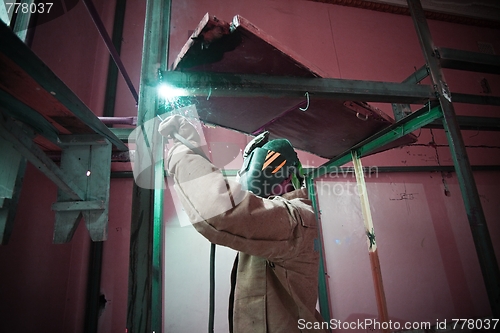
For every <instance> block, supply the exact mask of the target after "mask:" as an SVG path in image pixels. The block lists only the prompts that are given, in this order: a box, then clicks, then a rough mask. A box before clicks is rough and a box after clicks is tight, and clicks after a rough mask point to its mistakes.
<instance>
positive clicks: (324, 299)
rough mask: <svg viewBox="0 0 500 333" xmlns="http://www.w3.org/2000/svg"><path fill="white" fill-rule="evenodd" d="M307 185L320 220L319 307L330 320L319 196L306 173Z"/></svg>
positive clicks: (312, 179)
mask: <svg viewBox="0 0 500 333" xmlns="http://www.w3.org/2000/svg"><path fill="white" fill-rule="evenodd" d="M306 186H307V191H308V193H309V199H311V201H312V205H313V208H314V212H315V214H316V220H317V221H318V251H319V277H318V297H319V309H320V312H321V316H322V317H323V320H324V321H327V322H330V318H331V313H330V297H329V295H330V293H329V291H328V281H327V280H326V276H327V274H326V269H325V266H326V265H325V257H324V254H323V253H324V248H323V233H322V228H321V220H320V216H319V215H320V214H319V210H318V197H317V193H316V187H315V183H314V178H313V177H312V176H311V175H306Z"/></svg>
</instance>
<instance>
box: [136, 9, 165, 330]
mask: <svg viewBox="0 0 500 333" xmlns="http://www.w3.org/2000/svg"><path fill="white" fill-rule="evenodd" d="M170 14H171V1H170V0H167V1H165V0H148V1H147V4H146V18H145V25H144V44H143V53H142V67H141V83H140V86H139V105H138V111H137V113H138V116H137V123H138V126H140V127H141V131H137V132H139V133H143V135H144V136H145V137H147V138H156V137H157V136H158V135H159V133H158V130H157V126H149V124H150V123H151V121H152V120H153V119H156V115H157V108H158V94H157V85H158V84H159V76H158V70H161V71H166V70H167V67H168V65H167V57H168V45H169V37H170ZM145 141H146V142H149V140H145ZM153 141H155V145H149V146H147V147H143V146H140V145H138V148H137V158H136V160H135V163H140V162H141V161H142V159H143V158H146V159H149V160H150V161H151V159H150V157H151V156H152V157H153V159H154V160H155V161H158V162H157V163H156V164H154V168H149V170H150V171H145V172H143V174H141V176H144V177H147V178H148V180H149V184H154V186H155V187H156V186H159V185H158V184H159V183H160V182H161V184H162V185H163V173H164V170H163V159H162V158H160V156H162V155H159V154H163V145H162V142H163V141H162V140H153ZM155 157H157V158H155ZM141 170H144V169H141ZM162 187H163V186H161V187H160V188H155V189H153V190H152V189H147V188H142V187H140V186H138V185H137V184H136V183H134V189H133V198H132V225H131V239H130V266H129V267H130V268H129V298H128V315H127V329H128V332H131V333H142V332H152V331H154V332H157V333H159V332H161V331H162V322H161V318H162V308H163V306H162V301H161V300H162V288H161V286H162V261H161V244H162V233H161V229H162V218H163V216H162V215H163V188H162Z"/></svg>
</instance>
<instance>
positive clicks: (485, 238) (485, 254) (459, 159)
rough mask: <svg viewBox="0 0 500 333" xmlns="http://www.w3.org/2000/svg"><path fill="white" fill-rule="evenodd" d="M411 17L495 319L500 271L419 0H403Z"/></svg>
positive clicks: (499, 306) (499, 303)
mask: <svg viewBox="0 0 500 333" xmlns="http://www.w3.org/2000/svg"><path fill="white" fill-rule="evenodd" d="M407 1H408V7H409V9H410V13H411V15H412V18H413V23H414V25H415V30H416V31H417V36H418V39H419V42H420V46H421V47H422V52H423V54H424V57H425V60H426V63H427V65H428V66H429V69H430V75H431V78H432V82H433V83H434V87H435V91H436V95H437V97H438V100H439V102H440V104H441V108H442V110H443V125H444V128H445V131H446V135H447V137H448V143H449V145H450V150H451V153H452V158H453V164H454V166H455V170H456V172H457V177H458V180H459V185H460V189H461V192H462V198H463V201H464V205H465V210H466V213H467V217H468V219H469V224H470V227H471V231H472V236H473V239H474V244H475V246H476V251H477V255H478V259H479V264H480V266H481V270H482V273H483V280H484V284H485V286H486V291H487V294H488V298H489V301H490V306H491V311H492V314H493V316H494V317H495V318H499V316H500V270H499V268H498V262H497V260H496V256H495V251H494V248H493V244H492V242H491V237H490V234H489V231H488V226H487V224H486V217H485V216H484V212H483V208H482V206H481V200H480V199H479V194H478V191H477V187H476V183H475V181H474V175H473V174H472V168H471V166H470V162H469V158H468V156H467V151H466V149H465V144H464V141H463V138H462V133H461V132H460V126H459V124H458V121H457V118H456V115H455V109H454V107H453V104H452V95H451V93H450V90H449V88H448V85H447V83H446V81H445V79H444V75H443V72H442V69H441V64H440V61H439V52H438V49H437V48H436V47H435V46H434V45H433V42H432V38H431V33H430V29H429V26H428V24H427V21H426V18H425V14H424V10H423V8H422V4H421V3H420V1H419V0H407Z"/></svg>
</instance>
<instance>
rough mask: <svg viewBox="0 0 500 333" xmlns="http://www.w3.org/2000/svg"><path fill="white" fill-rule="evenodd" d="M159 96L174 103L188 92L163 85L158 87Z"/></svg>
mask: <svg viewBox="0 0 500 333" xmlns="http://www.w3.org/2000/svg"><path fill="white" fill-rule="evenodd" d="M158 94H159V95H160V96H161V97H162V98H164V99H166V100H168V101H172V100H175V99H177V98H178V97H179V96H184V95H185V94H186V91H185V90H184V89H182V88H177V87H173V86H171V85H168V84H165V83H162V84H160V85H159V86H158Z"/></svg>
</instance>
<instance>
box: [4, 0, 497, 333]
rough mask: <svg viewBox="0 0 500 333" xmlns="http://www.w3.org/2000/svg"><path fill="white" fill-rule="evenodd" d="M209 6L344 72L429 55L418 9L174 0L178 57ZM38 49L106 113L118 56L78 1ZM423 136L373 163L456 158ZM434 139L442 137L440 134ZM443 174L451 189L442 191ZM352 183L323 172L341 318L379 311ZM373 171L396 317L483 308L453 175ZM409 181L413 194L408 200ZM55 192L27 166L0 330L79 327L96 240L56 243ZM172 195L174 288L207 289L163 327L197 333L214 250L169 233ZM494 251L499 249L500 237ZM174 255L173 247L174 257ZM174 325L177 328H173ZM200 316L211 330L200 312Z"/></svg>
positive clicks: (122, 93) (393, 77)
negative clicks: (112, 58) (112, 59)
mask: <svg viewBox="0 0 500 333" xmlns="http://www.w3.org/2000/svg"><path fill="white" fill-rule="evenodd" d="M94 3H95V4H96V7H97V8H98V10H99V12H100V14H101V16H102V18H103V21H104V22H105V24H106V26H107V28H108V31H111V27H112V23H113V22H112V21H113V10H114V3H115V1H103V0H99V1H97V0H94ZM144 9H145V2H144V1H140V0H128V1H127V12H126V24H125V28H124V36H123V44H122V59H123V61H124V64H125V67H126V68H127V70H128V72H129V75H130V76H131V78H132V81H133V83H134V85H135V87H136V89H138V86H139V75H140V62H141V50H142V34H143V24H144V22H143V20H144V12H145V11H144ZM206 12H209V13H211V14H212V15H216V16H217V17H219V18H220V19H223V20H226V21H230V20H231V19H232V17H233V16H234V15H236V14H239V15H242V16H243V17H245V18H247V19H248V20H250V22H252V23H253V24H255V25H256V26H257V27H259V28H260V29H262V30H263V31H265V32H266V33H268V34H269V35H271V36H272V37H274V38H275V39H277V40H278V41H280V42H281V43H283V44H284V45H285V46H286V47H288V48H290V49H293V50H294V51H296V52H297V53H299V54H300V55H301V56H303V57H304V58H306V59H307V60H308V61H310V62H311V63H313V64H315V65H316V66H317V67H319V68H321V69H322V70H323V71H325V72H327V73H328V74H329V75H330V76H331V77H335V78H345V79H361V80H377V81H394V82H399V81H402V80H403V79H405V78H406V77H407V76H409V75H410V74H411V73H412V72H413V71H414V68H415V67H416V68H419V67H420V66H422V65H423V56H422V54H421V51H420V47H419V45H418V42H417V38H416V34H415V32H414V28H413V24H412V22H411V19H410V18H409V17H405V16H398V15H394V14H387V13H380V12H373V11H367V10H362V9H356V8H350V7H342V6H336V5H328V4H322V3H317V2H310V1H304V0H292V1H284V0H274V1H273V0H255V1H241V0H240V1H224V0H218V1H205V0H183V1H180V0H174V1H173V5H172V26H171V29H172V36H171V40H170V59H171V60H170V61H169V62H170V63H171V62H172V60H173V59H174V57H175V56H176V55H177V53H178V52H179V51H180V49H181V47H182V45H183V44H184V43H185V41H186V40H187V38H188V37H189V31H191V30H193V29H194V28H195V27H196V25H197V24H198V22H199V21H200V20H201V18H202V17H203V15H204V14H205V13H206ZM429 26H430V28H431V33H432V35H433V38H434V41H435V44H436V45H438V46H443V47H452V48H457V49H463V50H469V51H477V50H478V48H477V42H487V43H491V44H492V45H493V46H494V48H495V49H496V50H497V52H498V50H500V31H499V30H493V29H487V28H479V27H471V26H461V25H457V24H451V23H444V22H438V21H429ZM33 49H34V50H35V52H36V53H37V54H38V55H39V56H40V57H41V58H42V59H43V61H45V62H46V63H47V64H48V65H49V67H50V68H52V70H53V71H54V72H55V73H56V74H57V75H58V76H59V77H61V79H62V80H63V81H64V82H65V83H66V84H67V85H68V86H69V87H70V88H71V89H73V90H74V91H75V92H76V93H77V94H78V95H79V96H80V98H81V99H82V101H83V102H84V103H85V104H87V105H88V106H89V107H90V108H91V109H92V110H93V111H94V112H95V113H96V114H97V115H101V114H102V107H103V103H104V91H105V90H104V85H105V78H106V73H107V63H108V54H107V50H106V48H105V47H104V44H103V43H102V41H101V40H100V38H99V35H98V33H97V32H96V30H95V27H94V25H93V23H92V22H91V20H90V18H89V17H88V13H87V12H86V10H85V8H84V6H83V4H82V3H81V2H80V3H79V4H78V5H77V6H76V7H75V8H74V9H73V10H72V11H70V12H68V13H67V14H65V15H63V16H62V17H60V18H59V19H57V20H55V21H52V22H49V23H47V24H45V25H42V26H39V27H38V29H37V34H36V36H35V40H34V43H33ZM445 75H446V78H447V81H448V83H449V85H450V87H451V89H452V91H457V92H465V93H480V85H479V82H480V80H481V79H482V78H483V77H485V78H487V79H488V80H489V83H490V85H491V88H492V91H493V94H494V95H496V96H498V95H499V89H500V80H499V79H498V77H497V76H492V75H484V74H480V73H466V74H464V73H459V72H457V71H451V70H450V71H446V72H445ZM118 87H119V91H118V97H117V104H116V110H115V114H116V115H117V116H133V115H136V112H137V109H136V107H135V102H134V101H133V99H132V97H131V94H130V92H129V91H128V89H127V87H126V86H125V84H124V81H123V79H122V78H121V77H120V78H119V86H118ZM376 106H377V107H379V108H381V109H382V110H383V111H385V112H386V113H387V114H391V113H392V111H391V107H390V105H387V104H380V103H379V104H376ZM455 107H456V110H457V113H459V114H462V115H464V114H467V115H480V116H496V114H497V113H498V107H484V106H483V107H480V106H474V105H460V104H455ZM415 134H417V135H419V141H418V143H417V145H415V146H413V147H405V148H398V149H394V150H391V151H388V152H385V153H381V154H378V155H375V156H370V157H367V158H364V159H363V163H364V165H365V166H406V165H427V166H433V165H438V164H440V165H451V164H452V161H451V158H450V154H449V149H448V147H447V141H446V137H445V135H444V132H443V131H442V130H433V131H430V130H422V131H417V132H416V133H415ZM305 135H307V132H306V133H305ZM205 136H206V138H207V140H209V141H210V142H222V143H230V144H234V145H236V146H239V147H241V148H243V147H244V145H245V143H246V142H247V141H248V138H246V137H245V136H241V135H239V134H236V133H234V132H229V131H226V130H222V129H206V130H205ZM463 136H464V139H465V141H466V144H467V146H468V153H469V156H470V159H471V161H472V164H474V165H499V164H500V154H498V149H499V148H498V145H497V142H499V134H498V133H494V132H478V131H464V132H463ZM431 141H434V142H435V143H436V144H437V146H435V145H430V144H429V143H430V142H431ZM299 155H300V157H301V159H302V162H303V164H304V165H306V166H318V165H320V164H321V163H323V162H324V160H323V159H320V158H317V157H314V156H312V155H310V154H306V153H300V154H299ZM240 161H241V157H238V158H237V159H236V160H235V161H234V162H232V163H231V164H230V165H229V166H228V167H227V168H229V169H237V168H238V167H239V163H240ZM475 176H476V180H477V182H478V188H479V192H480V196H481V200H482V203H483V205H484V210H485V214H486V216H487V219H488V224H489V227H490V234H491V236H492V238H493V241H494V244H500V240H499V238H500V230H499V228H498V226H497V225H496V224H495V223H494V222H498V218H497V216H498V215H499V213H500V212H499V208H498V207H500V205H499V202H498V197H497V196H495V191H496V188H498V185H499V184H498V183H499V182H500V177H499V176H498V172H481V173H476V174H475ZM443 180H444V182H445V183H446V186H447V187H448V189H449V190H450V193H451V196H445V195H444V185H443ZM349 182H350V183H349ZM352 182H353V180H352V179H327V180H324V182H322V183H321V184H323V185H325V186H326V187H327V188H329V189H330V192H328V191H326V190H325V191H324V192H323V193H322V194H321V195H320V205H321V210H322V224H323V226H324V237H325V249H326V257H327V268H328V273H329V279H328V284H329V287H330V298H331V309H332V314H333V316H334V318H338V319H340V320H351V319H356V318H368V317H369V318H373V317H375V316H376V306H375V301H374V294H373V286H372V282H371V278H370V266H369V262H368V256H367V253H366V252H367V251H366V239H365V237H364V233H363V229H362V220H361V215H360V211H359V202H358V199H357V197H356V196H354V195H352V194H353V193H351V192H347V191H344V192H342V193H338V192H334V191H333V189H341V188H344V187H348V186H351V185H352V184H353V183H352ZM367 182H368V190H369V197H370V200H371V203H372V207H371V208H372V214H373V217H374V223H375V228H376V232H377V237H378V238H377V239H378V241H379V250H380V261H381V265H382V274H383V278H384V282H385V288H386V295H387V303H388V308H389V315H390V317H391V318H393V319H394V320H401V321H413V320H419V321H422V320H427V321H435V320H436V319H438V318H439V319H445V318H458V317H483V316H487V315H488V314H489V306H488V304H487V299H486V294H485V291H484V286H483V284H482V281H481V275H480V272H479V266H478V263H477V259H476V255H475V252H474V248H473V243H472V238H471V235H470V230H469V227H468V225H467V219H466V217H465V212H464V207H463V203H462V201H461V197H460V192H459V190H458V186H457V180H456V176H455V175H454V174H452V175H444V176H443V175H441V174H439V173H416V174H409V173H398V174H381V175H379V177H377V178H375V179H368V180H367ZM348 184H350V185H348ZM131 190H132V180H130V179H128V180H125V179H113V180H112V182H111V198H110V216H109V230H108V235H109V239H108V240H107V241H106V242H105V243H104V254H103V256H104V259H103V260H104V262H103V272H102V282H101V292H102V293H103V294H104V295H105V297H106V300H107V303H106V306H105V308H104V310H103V312H102V315H101V317H100V321H99V332H123V331H124V330H125V321H126V309H127V283H128V282H127V279H128V249H129V244H128V243H129V237H130V229H129V226H130V210H131V195H132V194H131ZM351 190H353V187H352V186H351ZM353 191H354V190H353ZM402 193H407V194H412V195H411V196H403V197H404V198H405V199H401V198H402V196H401V194H402ZM55 196H56V188H55V186H53V185H52V183H51V182H50V181H48V180H47V178H46V177H45V176H43V175H42V174H40V173H39V172H38V171H37V170H36V169H35V168H33V167H31V166H30V167H29V168H28V170H27V173H26V177H25V181H24V185H23V191H22V196H21V201H20V208H19V211H18V216H17V219H16V223H15V226H14V231H13V234H12V237H11V240H10V243H9V245H6V246H1V247H0V262H1V263H2V264H3V267H4V268H5V269H4V271H3V272H2V274H0V299H1V300H2V301H1V302H0V331H4V330H6V331H12V332H13V331H35V330H36V331H42V332H43V331H50V332H80V331H82V330H83V325H82V321H83V318H84V317H83V316H84V307H85V297H86V294H85V292H86V278H87V265H88V253H89V244H90V243H89V239H88V234H87V232H86V230H85V228H84V225H83V224H82V225H80V226H79V228H78V230H77V232H76V234H75V236H74V238H73V240H72V241H71V242H70V243H69V244H64V245H53V244H52V243H51V239H52V232H53V220H54V214H53V212H52V211H51V210H50V205H51V204H52V202H54V201H55ZM410 197H411V199H409V198H410ZM400 199H401V200H400ZM165 200H166V210H165V221H166V226H167V227H166V231H165V240H166V244H165V248H166V249H167V251H166V257H165V262H166V263H167V265H168V267H167V268H166V272H165V275H166V276H167V277H168V278H169V280H168V281H167V283H168V284H169V286H172V288H171V289H169V292H172V290H173V288H174V287H175V288H177V289H176V290H177V291H178V290H183V289H184V288H185V286H186V281H190V280H187V279H193V281H192V283H189V285H190V286H193V285H196V286H197V288H198V289H196V290H195V291H196V292H194V291H193V292H192V298H189V297H184V298H183V297H181V296H185V294H182V293H181V294H168V293H167V294H166V296H165V304H166V305H165V307H166V308H172V307H174V308H177V309H180V312H179V314H178V315H176V316H175V317H172V316H173V315H174V313H172V312H166V313H165V324H164V325H165V326H164V327H165V331H167V332H176V333H177V332H193V330H191V331H189V330H187V328H186V327H187V326H182V325H181V324H180V323H179V322H178V320H181V319H180V318H184V319H183V320H186V321H193V320H192V318H190V317H189V316H186V315H183V314H185V313H186V311H187V309H190V310H189V314H190V315H191V316H192V315H193V313H194V314H197V313H199V314H200V315H199V316H203V317H204V316H205V315H206V312H205V311H206V309H207V307H206V306H205V302H202V301H201V300H200V299H199V298H200V296H199V295H200V294H201V293H204V292H205V290H208V289H207V288H208V287H207V286H208V284H207V282H206V279H201V280H202V281H200V280H199V279H198V277H199V276H200V275H201V274H204V272H203V269H204V268H203V267H205V268H206V264H207V263H208V257H207V258H206V259H205V258H198V259H197V260H199V262H198V261H196V258H197V256H196V255H194V253H192V251H195V250H196V249H200V248H203V245H202V244H199V243H197V242H198V238H196V237H195V236H192V235H189V236H186V237H189V239H191V238H190V237H191V236H192V237H193V242H195V243H194V244H197V245H193V247H192V248H190V247H189V246H188V244H190V243H189V242H188V241H187V239H186V242H182V241H180V239H179V238H178V237H177V236H176V237H177V238H175V239H173V238H172V237H170V236H173V235H176V234H180V235H182V234H183V233H185V231H184V230H180V229H178V226H177V225H176V224H175V223H178V222H176V221H178V219H179V217H178V216H175V213H174V211H175V210H174V209H172V204H173V203H172V201H171V200H172V199H171V198H170V196H169V194H167V195H166V199H165ZM176 228H177V229H176ZM172 232H173V234H172ZM179 237H181V236H179ZM181 246H182V249H180V248H179V247H181ZM196 246H198V247H196ZM495 250H496V251H497V258H498V255H500V253H499V248H498V245H497V247H496V249H495ZM175 251H183V252H182V255H183V256H187V258H189V259H190V260H192V261H190V263H191V266H189V267H188V266H177V265H178V264H181V265H185V264H184V263H183V262H180V263H179V258H181V256H180V255H179V252H175ZM172 254H175V255H176V256H177V257H172V256H170V255H172ZM221 255H222V257H223V258H224V259H223V260H224V262H223V263H222V265H223V266H222V267H221V268H220V271H221V272H226V271H225V270H226V266H224V265H225V263H226V262H228V261H229V260H230V259H231V257H232V254H231V253H223V254H221ZM198 257H199V256H198ZM171 265H173V266H171ZM198 266H199V267H202V270H201V271H200V272H199V273H196V274H189V272H191V271H190V270H191V269H195V268H194V267H198ZM171 267H173V268H174V269H178V270H179V272H180V273H179V274H171V273H169V272H174V271H172V270H169V269H170V268H171ZM196 269H197V268H196ZM182 272H184V273H188V274H184V273H182ZM181 273H182V274H181ZM179 279H180V280H179ZM224 279H225V276H224V274H221V276H220V279H219V278H218V281H222V282H221V283H223V281H224ZM226 287H227V286H224V285H222V286H220V288H219V289H218V290H220V291H221V292H224V290H225V288H226ZM173 291H175V290H173ZM169 295H170V296H169ZM172 295H174V296H175V297H174V296H172ZM171 296H172V297H171ZM218 297H221V298H224V297H223V296H218ZM6 300H7V301H6ZM183 300H184V302H185V303H182V301H183ZM182 304H186V307H183V305H182ZM192 308H193V311H191V309H192ZM220 311H224V309H220ZM219 315H220V316H221V319H220V323H219V324H218V325H220V327H221V328H222V329H223V328H224V327H225V325H226V324H225V313H220V314H219ZM196 317H197V318H198V315H196ZM26 318H31V320H29V321H28V320H26ZM174 321H175V323H174ZM172 325H174V326H175V325H177V326H176V327H177V328H176V329H173V328H172V327H173V326H172ZM200 325H203V326H202V328H201V329H205V321H204V320H203V319H200ZM183 328H184V329H183Z"/></svg>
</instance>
